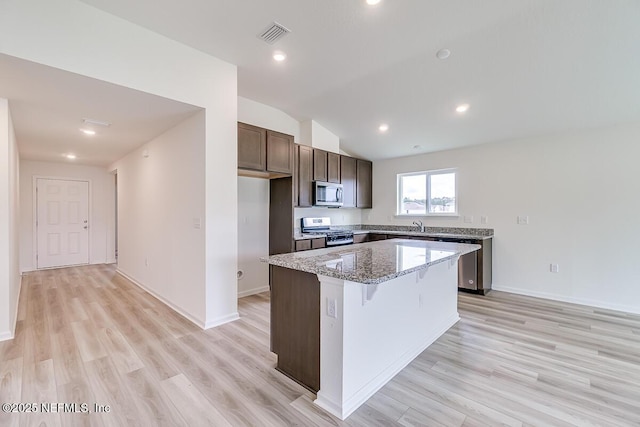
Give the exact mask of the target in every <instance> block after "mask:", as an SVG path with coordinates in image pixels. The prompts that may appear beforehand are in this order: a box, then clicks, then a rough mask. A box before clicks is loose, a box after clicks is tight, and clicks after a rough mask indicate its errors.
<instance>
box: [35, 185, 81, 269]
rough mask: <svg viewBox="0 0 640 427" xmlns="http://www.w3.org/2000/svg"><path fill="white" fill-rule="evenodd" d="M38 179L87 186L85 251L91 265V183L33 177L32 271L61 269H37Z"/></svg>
mask: <svg viewBox="0 0 640 427" xmlns="http://www.w3.org/2000/svg"><path fill="white" fill-rule="evenodd" d="M39 179H51V180H58V181H80V182H86V183H88V184H89V194H88V200H87V204H88V205H89V206H87V209H88V210H87V212H88V214H87V215H88V217H89V236H88V237H89V238H88V242H87V251H89V254H88V255H89V256H88V258H89V262H88V264H89V265H90V264H91V242H92V241H93V239H92V238H91V233H92V227H93V220H92V218H93V215H92V211H91V205H92V203H91V202H92V201H93V199H92V191H91V188H92V183H91V180H90V179H89V178H75V177H74V178H67V177H60V176H45V175H33V178H32V182H31V184H32V187H31V188H32V189H31V196H32V217H33V218H32V224H31V231H32V234H33V239H32V245H33V249H32V251H31V252H32V253H31V262H32V263H33V264H32V265H33V271H36V270H49V269H52V268H61V267H47V268H38V259H37V256H38V225H37V223H38V192H37V191H36V188H37V187H38V180H39Z"/></svg>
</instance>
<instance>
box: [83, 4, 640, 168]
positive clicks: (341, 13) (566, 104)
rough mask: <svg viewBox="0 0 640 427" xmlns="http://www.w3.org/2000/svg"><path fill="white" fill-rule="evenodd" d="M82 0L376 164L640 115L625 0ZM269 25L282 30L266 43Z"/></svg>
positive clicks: (639, 14) (637, 8) (634, 21)
mask: <svg viewBox="0 0 640 427" xmlns="http://www.w3.org/2000/svg"><path fill="white" fill-rule="evenodd" d="M84 2H85V3H87V4H90V5H93V6H95V7H97V8H100V9H103V10H105V11H107V12H110V13H112V14H114V15H117V16H119V17H122V18H124V19H126V20H129V21H131V22H133V23H136V24H139V25H141V26H144V27H146V28H149V29H151V30H153V31H155V32H158V33H160V34H163V35H165V36H167V37H170V38H172V39H175V40H178V41H180V42H182V43H184V44H187V45H189V46H192V47H194V48H196V49H199V50H201V51H204V52H207V53H210V54H211V55H214V56H216V57H218V58H220V59H223V60H225V61H228V62H231V63H234V64H237V65H238V85H239V87H238V91H239V94H240V95H241V96H244V97H247V98H250V99H253V100H256V101H259V102H262V103H265V104H268V105H271V106H274V107H276V108H279V109H281V110H283V111H284V112H286V113H288V114H290V115H291V116H293V117H295V118H297V119H299V120H306V119H314V120H316V121H317V122H319V123H320V124H321V125H323V126H324V127H326V128H328V129H329V130H331V131H332V132H333V133H335V134H336V135H338V136H339V137H340V139H341V146H342V148H343V149H345V150H346V151H349V152H352V153H354V154H358V155H361V156H365V157H369V158H373V159H379V158H387V157H397V156H403V155H411V154H415V153H417V152H426V151H435V150H442V149H447V148H454V147H460V146H467V145H473V144H480V143H485V142H491V141H501V140H510V139H516V138H523V137H529V136H535V135H541V134H549V133H555V132H562V131H565V130H571V129H575V128H585V127H595V126H605V125H610V124H615V123H621V122H633V121H638V120H640V79H638V76H639V75H640V25H638V23H639V22H640V2H638V1H636V0H616V1H608V0H562V1H558V0H518V1H513V0H483V1H469V0H446V1H435V0H382V1H381V2H380V3H379V4H377V5H376V6H368V5H367V4H366V2H365V0H322V1H318V0H270V1H265V0H233V1H232V0H189V1H186V2H176V1H172V0H137V1H135V2H131V1H128V0H84ZM273 21H276V22H278V23H280V24H282V25H284V26H285V27H287V28H288V29H290V30H291V33H290V34H288V35H287V36H285V37H284V38H282V39H281V40H280V41H278V42H277V43H276V44H275V45H269V44H266V43H265V42H263V41H262V40H260V39H259V38H258V37H257V34H258V33H260V32H261V30H263V29H264V28H265V27H266V26H267V25H269V24H270V23H271V22H273ZM443 48H446V49H449V50H450V52H451V55H450V56H449V58H447V59H444V60H440V59H438V58H436V53H437V52H438V50H440V49H443ZM275 50H281V51H283V52H285V53H286V55H287V59H286V60H285V61H283V62H282V63H276V62H275V61H274V60H273V58H272V54H273V52H274V51H275ZM462 103H467V104H469V105H470V108H469V110H468V111H467V113H465V114H459V113H456V111H455V108H456V106H457V105H459V104H462ZM381 123H387V124H388V125H389V130H388V131H387V132H386V133H384V134H381V133H380V132H379V131H378V126H379V125H380V124H381Z"/></svg>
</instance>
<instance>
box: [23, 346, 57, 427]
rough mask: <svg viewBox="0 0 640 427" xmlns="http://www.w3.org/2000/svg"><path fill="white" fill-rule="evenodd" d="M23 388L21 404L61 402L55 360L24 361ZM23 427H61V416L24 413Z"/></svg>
mask: <svg viewBox="0 0 640 427" xmlns="http://www.w3.org/2000/svg"><path fill="white" fill-rule="evenodd" d="M23 376H24V378H23V387H22V397H21V399H20V402H23V403H27V402H31V403H36V404H40V403H55V402H59V400H58V392H57V390H56V380H55V373H54V369H53V360H52V359H47V360H43V361H38V362H30V361H28V360H25V361H24V364H23ZM20 425H21V426H40V427H44V426H47V427H48V426H61V425H62V424H61V420H60V414H59V413H58V412H55V413H45V412H42V411H40V410H38V411H36V412H23V413H21V414H20Z"/></svg>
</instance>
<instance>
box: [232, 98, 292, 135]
mask: <svg viewBox="0 0 640 427" xmlns="http://www.w3.org/2000/svg"><path fill="white" fill-rule="evenodd" d="M238 121H239V122H242V123H247V124H249V125H254V126H259V127H263V128H265V129H270V130H275V131H276V132H282V133H286V134H287V135H293V139H294V142H295V143H296V144H300V122H298V121H297V120H296V119H294V118H293V117H291V116H290V115H288V114H287V113H285V112H283V111H281V110H278V109H277V108H274V107H271V106H270V105H266V104H262V103H260V102H256V101H254V100H251V99H248V98H243V97H241V96H239V97H238Z"/></svg>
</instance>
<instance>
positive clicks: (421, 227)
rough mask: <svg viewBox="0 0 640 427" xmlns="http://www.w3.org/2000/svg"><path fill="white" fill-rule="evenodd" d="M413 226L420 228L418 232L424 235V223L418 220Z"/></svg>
mask: <svg viewBox="0 0 640 427" xmlns="http://www.w3.org/2000/svg"><path fill="white" fill-rule="evenodd" d="M413 225H415V226H416V227H418V231H419V232H421V233H424V225H422V221H420V220H418V221H413Z"/></svg>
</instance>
